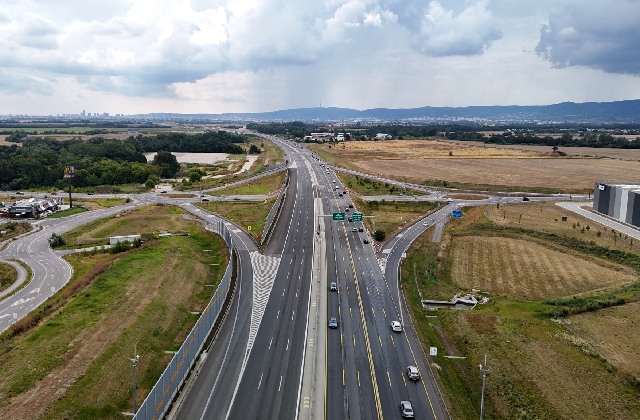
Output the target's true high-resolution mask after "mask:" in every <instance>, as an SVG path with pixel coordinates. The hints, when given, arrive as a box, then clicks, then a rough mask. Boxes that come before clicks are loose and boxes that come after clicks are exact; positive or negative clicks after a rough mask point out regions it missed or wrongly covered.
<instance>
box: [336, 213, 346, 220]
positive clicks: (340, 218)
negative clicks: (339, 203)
mask: <svg viewBox="0 0 640 420" xmlns="http://www.w3.org/2000/svg"><path fill="white" fill-rule="evenodd" d="M333 220H344V213H339V212H338V213H333Z"/></svg>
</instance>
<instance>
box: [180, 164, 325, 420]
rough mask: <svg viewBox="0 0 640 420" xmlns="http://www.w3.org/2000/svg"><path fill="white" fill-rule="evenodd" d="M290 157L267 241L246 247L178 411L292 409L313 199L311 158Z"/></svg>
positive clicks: (227, 414)
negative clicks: (216, 329)
mask: <svg viewBox="0 0 640 420" xmlns="http://www.w3.org/2000/svg"><path fill="white" fill-rule="evenodd" d="M292 160H293V161H292V164H291V166H290V169H289V171H290V172H289V186H288V188H289V190H288V191H287V197H289V199H288V200H286V201H285V203H284V204H283V208H282V210H281V213H280V216H279V218H278V220H277V222H276V226H275V227H274V232H273V234H272V236H271V240H270V242H269V244H268V246H267V249H266V250H265V252H264V254H260V253H258V252H257V250H256V249H254V248H252V247H248V248H247V249H246V250H243V251H246V252H248V253H249V254H250V255H249V258H242V260H243V264H242V266H241V267H242V269H241V271H242V272H241V273H240V274H241V275H240V280H239V284H238V286H237V289H236V293H235V294H234V300H233V305H232V306H231V308H230V310H229V313H228V315H227V320H226V322H225V324H224V326H223V329H222V331H221V332H220V334H219V336H218V338H217V339H216V341H215V342H214V345H213V347H212V348H211V349H210V351H209V353H208V356H207V358H206V361H205V363H204V364H203V366H202V367H201V368H200V369H199V372H198V375H197V379H196V380H195V381H194V383H193V384H192V386H191V388H190V392H189V393H188V395H187V396H186V397H185V398H184V400H183V402H182V404H181V406H180V409H179V410H178V411H177V412H176V414H175V416H176V418H188V419H201V418H256V419H257V418H274V419H275V418H295V417H296V413H297V410H298V407H299V403H300V392H301V382H302V371H303V360H304V359H303V358H304V352H305V335H306V328H307V313H308V306H309V294H310V286H311V273H312V258H313V249H314V237H313V226H314V224H313V221H314V199H313V189H312V188H311V185H312V180H311V174H310V173H309V171H308V164H307V163H306V162H305V159H304V158H302V157H300V156H297V155H295V154H294V155H292ZM205 217H206V216H205ZM241 252H242V251H241ZM245 261H248V263H247V262H245ZM247 264H249V265H248V266H247Z"/></svg>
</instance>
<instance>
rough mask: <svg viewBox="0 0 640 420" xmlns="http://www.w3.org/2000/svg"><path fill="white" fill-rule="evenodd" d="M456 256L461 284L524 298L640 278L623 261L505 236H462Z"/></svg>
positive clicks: (456, 272)
mask: <svg viewBox="0 0 640 420" xmlns="http://www.w3.org/2000/svg"><path fill="white" fill-rule="evenodd" d="M453 260H454V263H453V267H452V271H453V279H454V281H455V282H456V283H458V285H459V286H462V287H467V288H477V289H481V290H485V291H488V292H490V293H493V294H498V295H504V296H509V297H512V298H516V299H523V300H543V299H554V298H560V297H564V296H571V295H574V294H579V293H584V292H589V291H593V290H597V289H603V288H608V287H611V286H617V285H621V284H626V283H631V282H633V281H635V280H636V278H635V276H634V275H633V273H632V272H631V271H630V270H628V269H626V268H623V267H617V266H614V265H611V264H609V263H606V262H604V261H602V262H601V263H600V262H599V261H598V262H596V261H597V260H591V259H586V258H582V257H579V256H577V255H572V254H569V253H565V252H560V251H557V250H554V249H551V248H547V247H544V246H542V245H539V244H537V243H534V242H531V241H525V240H520V239H510V238H503V237H485V236H463V237H458V238H456V239H455V240H454V243H453Z"/></svg>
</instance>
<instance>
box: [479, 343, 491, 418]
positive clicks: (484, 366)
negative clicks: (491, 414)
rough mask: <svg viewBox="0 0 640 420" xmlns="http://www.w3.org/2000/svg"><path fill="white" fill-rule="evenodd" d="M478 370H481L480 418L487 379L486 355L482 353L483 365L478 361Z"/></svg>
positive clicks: (482, 414)
mask: <svg viewBox="0 0 640 420" xmlns="http://www.w3.org/2000/svg"><path fill="white" fill-rule="evenodd" d="M480 371H481V372H482V397H481V399H480V420H482V418H483V417H484V385H485V382H486V381H487V373H488V372H489V367H488V366H487V355H486V354H485V355H484V365H483V364H482V363H480Z"/></svg>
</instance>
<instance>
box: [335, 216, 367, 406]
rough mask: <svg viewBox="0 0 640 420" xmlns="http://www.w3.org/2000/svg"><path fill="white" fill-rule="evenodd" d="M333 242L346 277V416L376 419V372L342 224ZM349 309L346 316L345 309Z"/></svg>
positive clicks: (339, 225)
mask: <svg viewBox="0 0 640 420" xmlns="http://www.w3.org/2000/svg"><path fill="white" fill-rule="evenodd" d="M335 231H336V238H337V242H338V243H339V245H338V247H337V249H338V250H339V253H340V254H341V255H342V257H339V258H338V259H337V263H338V270H339V272H340V273H342V275H344V276H345V280H346V284H347V289H346V292H347V293H346V296H344V294H343V296H341V297H342V307H343V308H345V311H344V316H343V319H344V324H345V337H344V346H345V359H346V362H345V365H346V366H345V367H346V369H345V376H346V378H347V381H346V382H347V397H348V401H349V414H350V415H351V416H353V415H354V413H355V414H357V415H358V417H359V418H377V417H378V410H377V399H378V391H377V382H378V379H376V374H375V370H372V369H371V367H372V365H371V361H370V356H371V355H370V352H369V349H370V347H371V336H370V334H368V333H367V331H366V329H365V328H366V326H365V324H364V320H363V316H364V315H365V312H364V308H363V305H362V303H361V294H362V291H361V290H360V286H359V284H358V282H359V278H358V277H359V276H358V273H357V272H356V271H354V269H355V266H354V263H353V252H352V251H351V249H350V247H349V245H348V242H347V239H348V234H347V232H346V227H345V224H344V223H342V224H340V223H338V224H336V225H335ZM347 307H348V309H349V314H348V316H347V313H346V312H347V311H346V309H347Z"/></svg>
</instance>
